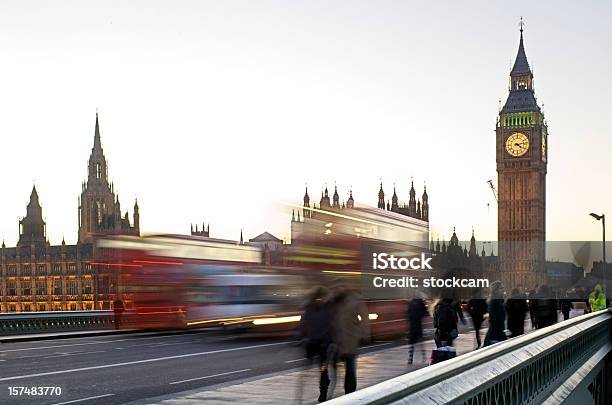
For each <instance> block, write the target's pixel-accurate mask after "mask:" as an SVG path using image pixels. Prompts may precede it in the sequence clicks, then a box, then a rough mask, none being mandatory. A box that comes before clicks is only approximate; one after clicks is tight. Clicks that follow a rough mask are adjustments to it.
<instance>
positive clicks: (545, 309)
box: [532, 285, 558, 329]
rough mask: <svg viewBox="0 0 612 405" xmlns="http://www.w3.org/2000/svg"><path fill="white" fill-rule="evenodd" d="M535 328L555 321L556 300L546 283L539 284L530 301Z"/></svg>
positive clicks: (549, 324) (552, 323)
mask: <svg viewBox="0 0 612 405" xmlns="http://www.w3.org/2000/svg"><path fill="white" fill-rule="evenodd" d="M532 308H533V316H534V318H535V325H536V328H538V329H540V328H545V327H547V326H551V325H554V324H555V323H557V317H558V316H557V300H555V299H554V298H553V297H552V291H551V290H550V288H548V286H547V285H541V286H540V288H539V289H538V292H537V293H536V297H535V299H534V300H533V301H532Z"/></svg>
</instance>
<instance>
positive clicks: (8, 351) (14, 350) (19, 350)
mask: <svg viewBox="0 0 612 405" xmlns="http://www.w3.org/2000/svg"><path fill="white" fill-rule="evenodd" d="M167 337H176V336H175V335H168V336H145V337H142V338H138V337H135V338H132V339H117V340H101V341H96V342H86V343H73V344H70V345H55V346H39V347H24V348H21V349H8V350H0V353H10V352H23V351H27V350H42V349H56V348H58V347H71V346H85V345H101V344H105V343H115V342H133V341H135V340H137V339H140V340H144V339H162V338H167ZM140 346H141V345H135V346H129V347H140Z"/></svg>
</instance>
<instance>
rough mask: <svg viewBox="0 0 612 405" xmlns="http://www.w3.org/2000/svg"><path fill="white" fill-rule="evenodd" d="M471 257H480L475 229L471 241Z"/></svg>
mask: <svg viewBox="0 0 612 405" xmlns="http://www.w3.org/2000/svg"><path fill="white" fill-rule="evenodd" d="M469 253H470V257H476V256H478V252H477V251H476V238H475V237H474V229H472V238H471V239H470V252H469Z"/></svg>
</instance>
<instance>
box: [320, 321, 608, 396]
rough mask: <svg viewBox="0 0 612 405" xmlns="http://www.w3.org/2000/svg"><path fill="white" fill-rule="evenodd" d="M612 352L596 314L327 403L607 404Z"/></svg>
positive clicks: (604, 324)
mask: <svg viewBox="0 0 612 405" xmlns="http://www.w3.org/2000/svg"><path fill="white" fill-rule="evenodd" d="M611 351H612V314H610V313H609V312H607V311H600V312H595V313H591V314H587V315H583V316H580V317H577V318H573V319H569V320H567V321H563V322H560V323H558V324H556V325H553V326H550V327H547V328H543V329H540V330H537V331H535V332H533V333H529V334H527V335H523V336H520V337H517V338H514V339H510V340H507V341H505V342H501V343H497V344H495V345H492V346H489V347H486V348H484V349H481V350H477V351H474V352H471V353H468V354H465V355H463V356H459V357H457V358H455V359H452V360H448V361H445V362H442V363H439V364H435V365H433V366H430V367H426V368H423V369H420V370H417V371H414V372H412V373H408V374H404V375H401V376H399V377H396V378H393V379H391V380H388V381H385V382H382V383H380V384H377V385H374V386H371V387H368V388H365V389H363V390H360V391H357V392H354V393H352V394H349V395H345V396H342V397H339V398H336V399H333V400H332V401H329V402H328V403H329V404H330V405H340V404H351V405H352V404H371V405H373V404H411V405H412V404H450V403H452V404H466V405H480V404H483V405H484V404H504V405H508V404H542V403H548V404H553V403H554V404H556V403H561V402H566V403H571V404H574V403H579V404H582V405H587V404H598V405H603V404H606V403H612V400H611V398H610V395H611V391H612V390H611V388H612V387H610V385H612V383H611V382H609V381H611V380H612V367H611V364H612V360H611V359H610V357H611V356H612V354H611ZM606 380H608V383H606ZM606 384H607V385H608V386H606ZM607 401H608V402H607Z"/></svg>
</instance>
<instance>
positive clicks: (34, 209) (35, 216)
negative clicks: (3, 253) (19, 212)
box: [17, 186, 46, 246]
mask: <svg viewBox="0 0 612 405" xmlns="http://www.w3.org/2000/svg"><path fill="white" fill-rule="evenodd" d="M45 227H46V225H45V221H43V217H42V207H41V206H40V202H39V201H38V192H37V191H36V186H33V187H32V193H30V202H29V203H28V207H27V210H26V216H25V217H24V218H23V219H22V220H21V221H19V241H18V242H17V245H18V246H21V245H24V246H26V245H39V244H44V243H45V242H46V234H45V231H46V228H45Z"/></svg>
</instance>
